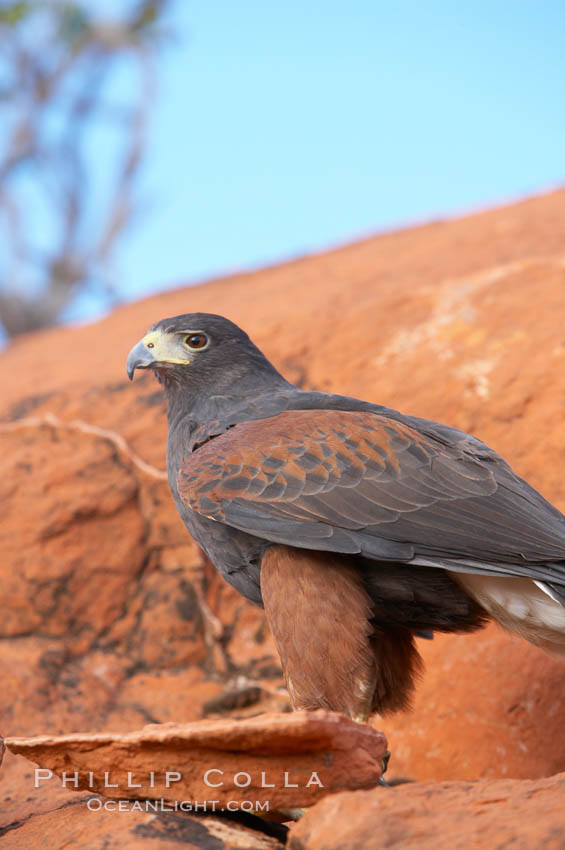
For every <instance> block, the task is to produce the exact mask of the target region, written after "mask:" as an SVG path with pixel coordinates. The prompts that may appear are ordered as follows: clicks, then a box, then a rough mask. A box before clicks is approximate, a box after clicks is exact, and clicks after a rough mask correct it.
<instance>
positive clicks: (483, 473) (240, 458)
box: [177, 410, 565, 587]
mask: <svg viewBox="0 0 565 850" xmlns="http://www.w3.org/2000/svg"><path fill="white" fill-rule="evenodd" d="M414 421H415V420H411V424H407V423H405V422H401V421H398V420H397V419H394V420H393V419H390V418H388V417H387V416H386V415H382V414H376V413H371V412H366V411H362V412H358V411H339V410H291V411H286V412H283V413H280V414H278V415H277V416H273V417H270V418H268V419H259V420H253V421H248V422H241V423H239V424H237V425H235V426H234V427H232V428H230V429H229V430H228V431H227V432H226V433H224V434H222V435H220V436H218V437H215V438H214V439H213V440H210V441H209V442H207V443H205V444H204V445H202V446H200V447H199V448H198V449H197V450H196V451H194V452H193V453H192V454H191V455H190V456H189V457H188V458H187V459H186V460H185V461H184V463H183V464H182V465H181V468H180V470H179V473H178V479H177V485H178V491H179V494H180V497H181V499H182V500H183V501H184V502H185V503H186V504H187V505H188V507H189V508H190V509H191V510H193V511H195V512H197V513H200V514H203V515H205V516H208V517H210V518H212V519H215V520H217V521H219V522H222V523H225V524H227V525H231V526H233V527H234V528H238V529H240V530H242V531H245V532H247V533H249V534H252V535H255V536H258V537H261V538H264V539H266V540H269V541H273V542H278V543H286V544H288V545H294V546H302V547H305V548H312V549H326V550H328V551H335V552H360V553H362V554H363V555H365V556H367V557H371V558H375V559H379V560H386V559H389V560H398V561H412V562H413V563H425V564H427V565H431V566H441V567H445V568H447V569H456V570H459V569H461V565H466V566H465V568H467V566H468V567H469V571H479V572H480V571H483V572H490V573H494V574H500V573H502V574H511V575H530V576H531V577H532V578H536V579H539V580H541V581H548V580H551V581H552V582H553V583H554V584H557V585H559V586H560V587H565V518H564V517H563V515H562V514H560V513H559V511H557V510H556V509H555V508H554V507H553V506H551V505H550V504H549V503H548V502H546V500H545V499H544V498H543V497H542V496H541V495H540V494H539V493H537V492H536V491H535V490H533V488H531V487H530V486H529V485H528V484H527V483H526V482H525V481H523V480H522V479H520V478H519V477H518V476H516V475H515V474H514V473H513V472H512V470H511V469H510V467H509V466H508V465H507V464H506V463H505V462H504V461H503V460H502V458H499V457H498V455H496V454H495V453H494V452H492V451H491V450H488V449H487V448H486V447H483V449H484V450H481V451H480V452H479V451H478V450H477V448H476V445H475V442H474V441H473V439H472V438H470V437H469V439H468V441H467V443H465V441H462V442H461V443H460V444H453V443H452V444H448V443H446V442H445V441H444V440H441V439H439V438H437V439H436V438H435V437H434V436H433V435H432V434H430V433H429V432H428V433H423V432H420V431H419V430H418V429H417V428H416V427H415V426H414V424H413V422H414ZM481 445H482V444H481Z"/></svg>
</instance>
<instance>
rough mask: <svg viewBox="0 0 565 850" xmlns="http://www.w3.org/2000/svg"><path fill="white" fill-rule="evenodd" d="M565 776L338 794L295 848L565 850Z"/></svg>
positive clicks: (298, 835)
mask: <svg viewBox="0 0 565 850" xmlns="http://www.w3.org/2000/svg"><path fill="white" fill-rule="evenodd" d="M564 801H565V774H560V775H558V776H554V777H552V778H551V779H541V780H538V781H536V782H532V781H527V780H521V781H518V780H514V781H513V780H496V781H482V782H466V783H463V782H437V783H434V784H432V785H430V784H415V785H400V786H398V787H396V788H377V789H374V790H372V791H357V792H355V793H351V792H347V793H343V794H333V795H332V796H331V797H327V798H326V799H325V800H322V801H321V802H320V803H318V804H317V805H316V806H314V807H313V808H312V809H310V810H309V811H307V812H306V814H305V815H304V817H303V818H302V820H300V821H299V823H297V824H296V825H295V826H293V827H292V830H291V836H290V839H289V842H288V848H289V850H344V848H348V850H353V848H363V850H438V848H439V847H445V848H449V850H485V848H506V847H512V850H534V848H536V849H537V848H541V847H543V848H544V850H563V847H564V846H565V805H564Z"/></svg>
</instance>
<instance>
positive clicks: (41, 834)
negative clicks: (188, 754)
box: [0, 800, 284, 850]
mask: <svg viewBox="0 0 565 850" xmlns="http://www.w3.org/2000/svg"><path fill="white" fill-rule="evenodd" d="M123 802H125V801H123ZM116 808H117V806H116ZM0 835H1V838H0V840H1V842H2V850H31V848H33V850H66V849H67V848H69V847H73V848H75V847H76V848H89V850H98V848H104V850H179V848H181V847H182V849H183V850H198V848H200V850H203V848H204V850H206V848H209V850H282V849H283V847H284V844H283V843H282V842H281V841H279V840H278V839H277V838H276V837H273V836H269V835H267V834H265V833H262V832H261V831H259V830H258V829H251V828H249V827H248V826H245V825H243V824H241V823H236V822H234V821H232V820H228V819H225V818H221V819H220V818H219V817H214V816H213V815H212V816H207V817H206V818H202V817H198V816H194V815H190V814H183V813H182V812H163V813H161V814H158V815H156V814H153V813H152V812H151V811H150V812H140V811H136V810H135V809H133V810H132V808H131V807H130V808H129V809H127V810H124V811H117V810H116V811H105V810H104V809H102V810H101V811H89V810H88V808H87V804H86V803H85V802H83V801H81V800H75V801H73V803H69V804H67V805H65V806H62V807H60V808H54V809H52V810H51V811H48V812H45V813H41V814H37V815H36V816H34V817H33V818H30V819H29V820H27V821H24V822H23V823H21V824H19V825H18V826H17V827H16V828H14V829H10V830H9V831H8V832H6V833H4V834H2V833H1V831H0Z"/></svg>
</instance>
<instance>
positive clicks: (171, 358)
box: [141, 330, 191, 365]
mask: <svg viewBox="0 0 565 850" xmlns="http://www.w3.org/2000/svg"><path fill="white" fill-rule="evenodd" d="M141 341H142V343H143V345H144V346H145V347H146V348H147V349H148V350H149V351H150V352H151V353H152V354H153V356H154V358H155V360H157V361H159V362H160V363H178V364H180V365H185V364H187V363H190V362H191V361H190V358H189V357H177V356H175V355H177V354H178V353H179V347H178V338H177V337H176V336H171V335H170V334H167V333H163V331H160V330H156V331H150V333H148V334H146V336H144V337H143V339H142V340H141Z"/></svg>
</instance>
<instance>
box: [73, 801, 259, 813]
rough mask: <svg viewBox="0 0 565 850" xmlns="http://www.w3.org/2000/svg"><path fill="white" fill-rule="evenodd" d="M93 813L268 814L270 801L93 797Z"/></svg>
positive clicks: (91, 804)
mask: <svg viewBox="0 0 565 850" xmlns="http://www.w3.org/2000/svg"><path fill="white" fill-rule="evenodd" d="M86 806H87V808H88V809H89V811H91V812H100V811H105V812H239V811H243V812H268V811H270V803H269V801H268V800H227V801H225V800H224V801H223V802H222V801H221V800H202V801H197V800H176V801H172V802H171V801H170V800H164V799H163V798H161V799H160V800H108V799H105V798H102V797H91V798H90V799H89V800H88V801H87V803H86Z"/></svg>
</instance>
